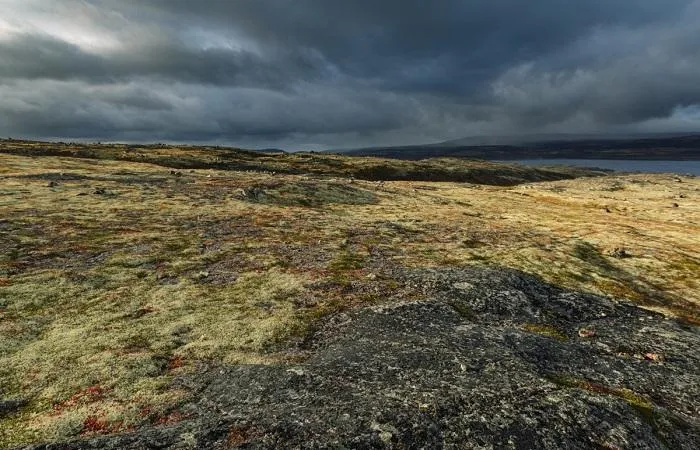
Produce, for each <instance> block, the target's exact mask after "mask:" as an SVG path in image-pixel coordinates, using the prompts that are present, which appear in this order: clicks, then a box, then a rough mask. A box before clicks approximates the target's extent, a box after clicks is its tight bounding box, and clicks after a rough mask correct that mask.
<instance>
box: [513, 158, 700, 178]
mask: <svg viewBox="0 0 700 450" xmlns="http://www.w3.org/2000/svg"><path fill="white" fill-rule="evenodd" d="M503 162H506V163H518V164H523V165H526V166H577V167H598V168H601V169H612V170H616V171H620V172H657V173H658V172H661V173H677V174H693V175H700V161H640V160H616V159H524V160H518V161H503Z"/></svg>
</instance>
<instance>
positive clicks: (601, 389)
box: [548, 375, 654, 418]
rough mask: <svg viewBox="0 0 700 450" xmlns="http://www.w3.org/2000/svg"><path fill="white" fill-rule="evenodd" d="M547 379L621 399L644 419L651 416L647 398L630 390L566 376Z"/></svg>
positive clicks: (651, 407) (649, 402)
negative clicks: (641, 414) (640, 413)
mask: <svg viewBox="0 0 700 450" xmlns="http://www.w3.org/2000/svg"><path fill="white" fill-rule="evenodd" d="M548 379H549V381H551V382H552V383H554V384H556V385H558V386H562V387H567V388H578V389H583V390H585V391H588V392H593V393H595V394H602V395H611V396H614V397H618V398H621V399H622V400H624V401H626V402H627V403H628V404H629V405H630V406H632V407H633V408H635V409H636V410H637V411H639V412H642V413H643V417H645V418H650V417H651V415H652V414H653V408H654V404H653V403H652V402H651V401H650V400H649V399H648V398H646V397H644V396H643V395H640V394H637V393H636V392H634V391H632V390H631V389H627V388H619V387H611V386H605V385H603V384H600V383H595V382H592V381H588V380H582V379H579V378H575V377H571V376H568V375H553V376H550V377H549V378H548Z"/></svg>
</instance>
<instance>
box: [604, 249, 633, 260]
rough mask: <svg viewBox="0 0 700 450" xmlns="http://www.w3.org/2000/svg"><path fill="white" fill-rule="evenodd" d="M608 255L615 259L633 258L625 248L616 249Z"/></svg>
mask: <svg viewBox="0 0 700 450" xmlns="http://www.w3.org/2000/svg"><path fill="white" fill-rule="evenodd" d="M608 255H610V256H612V257H613V258H629V257H630V256H632V255H630V254H629V253H628V252H627V250H626V249H625V248H624V247H615V248H614V249H612V250H610V251H609V252H608Z"/></svg>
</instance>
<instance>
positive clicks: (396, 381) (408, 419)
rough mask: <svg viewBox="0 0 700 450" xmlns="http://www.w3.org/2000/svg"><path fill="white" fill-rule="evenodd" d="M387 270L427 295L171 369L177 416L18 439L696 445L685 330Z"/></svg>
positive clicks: (557, 295)
mask: <svg viewBox="0 0 700 450" xmlns="http://www.w3.org/2000/svg"><path fill="white" fill-rule="evenodd" d="M401 278H402V280H403V281H404V282H405V283H407V284H410V285H413V286H418V287H420V288H421V290H422V291H423V294H425V296H426V297H425V299H423V300H415V301H401V300H399V299H395V300H396V301H395V302H392V303H391V304H387V305H383V306H378V307H368V308H362V309H359V310H356V311H352V312H348V313H343V314H338V315H336V316H334V317H333V318H332V319H331V320H330V321H329V322H328V323H326V324H324V325H323V327H321V328H320V329H319V330H318V331H316V332H315V333H314V334H313V335H312V336H311V337H310V338H309V339H308V340H307V341H305V342H304V343H303V346H302V347H301V348H300V349H299V351H303V352H304V354H305V355H304V362H303V363H301V364H287V365H240V366H216V367H213V368H209V369H208V370H207V371H205V372H204V373H203V374H198V375H197V376H196V377H184V378H183V379H181V380H176V381H175V383H180V384H182V385H183V386H185V387H186V388H187V389H189V390H192V391H193V395H192V397H193V398H196V401H195V402H193V403H192V404H188V405H186V406H184V407H183V408H182V410H181V411H178V414H181V415H182V417H183V420H182V421H181V422H179V423H178V424H177V425H174V426H164V427H160V428H157V429H149V428H147V429H144V430H141V431H138V432H133V433H129V434H125V435H121V436H118V437H107V438H98V439H92V440H89V441H82V442H76V443H74V444H61V445H48V446H47V445H39V446H34V447H31V448H32V449H34V450H39V449H62V448H66V449H69V448H95V449H98V448H100V449H101V448H115V449H116V448H134V449H141V448H162V447H172V448H195V447H196V448H239V447H240V448H243V447H244V448H301V447H304V448H384V447H390V448H522V449H525V448H552V449H556V448H654V449H663V448H678V449H683V448H685V449H695V448H698V446H700V420H698V419H699V418H700V402H698V400H699V399H700V354H698V352H697V351H696V349H697V348H698V346H699V345H700V335H699V334H698V333H697V329H696V328H694V327H692V326H689V325H683V324H680V323H678V322H677V321H675V320H670V319H668V318H664V317H663V316H662V315H660V314H653V313H649V312H648V311H644V310H643V309H640V308H637V307H634V306H630V305H626V304H624V303H620V302H617V301H613V300H610V299H607V298H603V297H599V296H594V295H587V294H581V293H577V292H573V291H567V290H562V289H560V288H557V287H555V286H552V285H548V284H546V283H544V282H542V280H540V279H537V278H535V277H532V276H528V275H526V274H524V273H521V272H517V271H513V270H507V269H502V268H478V267H477V268H469V269H442V270H423V271H411V272H408V273H405V274H402V275H401Z"/></svg>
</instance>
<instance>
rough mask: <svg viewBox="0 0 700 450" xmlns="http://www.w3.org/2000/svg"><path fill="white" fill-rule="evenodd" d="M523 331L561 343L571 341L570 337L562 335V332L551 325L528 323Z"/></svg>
mask: <svg viewBox="0 0 700 450" xmlns="http://www.w3.org/2000/svg"><path fill="white" fill-rule="evenodd" d="M523 329H524V330H525V331H527V332H530V333H535V334H539V335H542V336H547V337H550V338H553V339H556V340H559V341H567V340H569V337H568V336H567V335H566V334H564V333H562V332H561V331H559V330H557V329H556V328H555V327H553V326H551V325H546V324H539V323H526V324H525V325H523Z"/></svg>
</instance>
